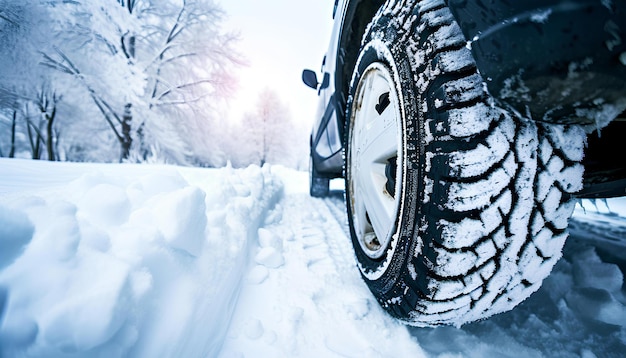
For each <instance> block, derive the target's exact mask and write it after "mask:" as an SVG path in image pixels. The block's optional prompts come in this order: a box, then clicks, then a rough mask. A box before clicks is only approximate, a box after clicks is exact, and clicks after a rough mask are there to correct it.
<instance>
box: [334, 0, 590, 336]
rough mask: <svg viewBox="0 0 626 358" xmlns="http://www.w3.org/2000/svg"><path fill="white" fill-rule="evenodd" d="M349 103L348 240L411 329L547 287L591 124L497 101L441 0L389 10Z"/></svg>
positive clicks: (497, 307) (383, 298) (377, 291)
mask: <svg viewBox="0 0 626 358" xmlns="http://www.w3.org/2000/svg"><path fill="white" fill-rule="evenodd" d="M377 91H378V92H377ZM387 99H388V100H389V101H387ZM347 108H348V111H347V112H348V113H347V117H346V118H348V121H347V124H346V131H345V132H346V198H347V200H346V201H347V207H348V218H349V222H350V230H351V236H352V241H353V246H354V249H355V253H356V258H357V261H358V265H359V268H360V270H361V274H362V276H363V278H364V280H365V281H366V283H367V284H368V286H369V288H370V289H371V291H372V292H373V294H374V296H375V297H376V298H377V300H378V302H379V303H380V304H381V306H382V307H384V308H385V309H386V310H387V311H388V312H389V313H390V314H391V315H393V316H395V317H397V318H399V319H401V320H404V321H406V322H407V323H408V324H411V325H417V326H432V325H441V324H451V325H455V326H460V325H462V324H464V323H467V322H470V321H475V320H478V319H482V318H486V317H489V316H491V315H493V314H496V313H500V312H504V311H507V310H510V309H512V308H513V307H514V306H515V305H517V304H518V303H519V302H521V301H522V300H524V299H525V298H527V297H528V296H529V295H531V294H532V293H533V292H535V291H536V290H537V289H538V288H539V286H540V285H541V282H542V280H543V279H544V278H545V277H546V276H547V275H548V274H549V273H550V271H551V269H552V267H553V266H554V264H555V263H556V262H557V260H558V259H559V258H560V257H561V250H562V247H563V245H564V242H565V239H566V237H567V231H566V229H567V224H568V219H569V217H570V216H571V214H572V211H573V208H574V205H575V203H574V200H573V199H572V196H571V193H574V192H576V191H578V190H580V188H581V187H582V174H583V167H582V165H581V164H580V161H581V160H582V155H583V145H584V141H585V133H584V131H583V130H582V128H580V127H577V126H559V125H544V124H540V123H536V122H534V121H531V120H528V119H524V118H518V117H515V116H514V115H513V114H511V113H510V112H508V111H506V110H503V109H501V108H499V107H498V106H497V105H496V104H495V102H494V101H493V100H492V98H491V97H490V96H489V95H488V93H486V92H485V90H484V86H483V83H482V80H481V78H480V76H479V75H478V73H477V70H476V67H475V63H474V60H473V58H472V55H471V52H470V50H469V49H468V47H467V44H466V41H465V40H464V38H463V35H462V33H461V31H460V29H459V27H458V25H457V24H456V22H455V21H454V19H453V17H452V16H451V14H450V12H449V10H448V8H447V7H446V6H445V4H444V2H443V1H437V0H427V1H421V2H418V1H388V2H387V4H386V5H384V6H383V7H382V8H381V10H379V12H378V14H377V15H376V17H375V19H374V20H373V21H372V23H371V24H370V27H369V29H368V32H367V33H366V35H365V37H364V39H363V43H362V47H361V52H360V55H359V59H358V61H357V65H356V68H355V70H354V74H353V78H352V82H351V90H350V96H349V102H348V107H347ZM385 111H386V112H385ZM380 113H382V114H380ZM377 116H380V118H381V120H380V121H379V122H376V121H375V119H376V118H377ZM389 126H394V127H393V128H392V129H390V127H389ZM394 133H395V135H396V137H395V143H394V142H393V141H394V139H393V135H394ZM390 138H391V139H390ZM379 139H381V140H379ZM383 139H384V140H383ZM383 141H384V142H386V143H387V144H388V145H384V143H383ZM390 143H391V144H390ZM389 144H390V145H389ZM394 145H395V147H394ZM394 148H395V149H394ZM394 150H395V154H393V152H394ZM381 207H382V208H383V209H381Z"/></svg>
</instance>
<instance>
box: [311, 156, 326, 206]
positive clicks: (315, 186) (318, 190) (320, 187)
mask: <svg viewBox="0 0 626 358" xmlns="http://www.w3.org/2000/svg"><path fill="white" fill-rule="evenodd" d="M329 192H330V179H329V178H325V177H323V176H321V175H320V174H319V173H318V172H317V170H316V169H315V166H314V165H313V159H312V158H309V194H310V195H311V196H312V197H314V198H325V197H327V196H328V194H329Z"/></svg>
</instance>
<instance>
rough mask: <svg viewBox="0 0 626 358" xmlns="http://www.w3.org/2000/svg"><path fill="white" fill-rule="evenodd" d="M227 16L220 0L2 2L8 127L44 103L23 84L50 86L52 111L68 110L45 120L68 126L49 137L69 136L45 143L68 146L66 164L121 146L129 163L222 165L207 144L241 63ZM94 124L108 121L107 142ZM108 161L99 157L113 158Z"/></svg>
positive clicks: (1, 73) (0, 89) (0, 67)
mask: <svg viewBox="0 0 626 358" xmlns="http://www.w3.org/2000/svg"><path fill="white" fill-rule="evenodd" d="M221 16H222V13H221V10H220V9H219V7H217V5H216V4H215V3H214V1H213V0H90V1H84V2H77V1H64V0H36V1H33V2H32V3H30V4H21V3H16V2H13V1H9V0H0V31H1V34H2V36H1V38H0V45H2V46H3V49H5V50H6V52H7V53H8V55H7V56H3V57H2V58H0V109H1V111H0V113H2V114H1V115H0V116H1V117H2V118H3V119H2V123H4V124H5V127H10V126H9V123H11V122H12V113H24V112H25V111H24V101H27V102H28V101H30V102H32V103H33V104H35V105H36V104H37V103H38V101H39V99H40V98H41V95H40V93H39V92H37V91H32V89H24V86H23V84H25V83H27V84H29V86H30V87H35V88H44V87H43V85H44V84H48V85H47V86H48V87H47V88H50V89H51V91H52V92H50V93H53V94H55V95H54V96H52V97H50V96H49V95H46V97H45V98H46V99H48V98H49V99H52V100H53V101H48V102H46V104H47V105H56V104H59V103H58V99H59V98H61V97H62V98H63V105H64V106H65V107H66V108H67V109H68V111H67V112H65V113H62V111H56V110H55V108H49V109H46V110H45V111H44V112H45V113H47V114H48V117H47V118H48V121H47V122H46V123H50V124H52V125H53V126H57V127H58V126H61V125H62V126H64V127H67V128H66V129H64V130H62V131H60V130H58V128H57V129H55V128H54V127H53V128H51V130H50V131H46V136H47V133H51V134H52V133H57V135H56V136H57V137H58V133H62V134H63V136H65V137H64V138H57V139H55V140H56V142H54V141H49V140H48V139H47V138H45V137H43V139H42V141H43V143H44V144H46V145H45V148H46V149H48V150H49V149H50V148H54V147H55V146H58V145H59V143H60V142H61V143H63V145H62V147H63V148H62V150H60V151H59V152H61V153H65V154H67V157H66V158H67V159H72V157H73V155H74V154H77V153H81V154H79V155H78V157H80V158H81V159H85V158H88V159H94V156H90V155H87V156H85V155H84V154H85V152H107V151H108V152H111V150H110V148H111V146H112V145H111V144H112V142H111V140H113V141H114V142H115V141H116V142H117V143H118V144H119V148H120V152H119V157H120V158H121V159H122V160H128V159H129V158H132V159H137V160H145V159H146V158H147V157H155V156H158V157H159V158H161V160H165V161H169V162H176V163H190V162H191V163H200V164H204V165H216V164H219V163H222V162H223V161H224V160H223V155H222V154H220V153H221V151H220V150H219V148H218V147H216V146H215V145H210V143H211V142H212V141H210V140H208V141H207V137H208V136H215V134H213V133H211V132H210V130H211V127H214V126H215V125H216V124H215V123H214V122H216V121H217V119H219V112H218V108H219V107H220V105H221V104H222V102H223V99H224V98H225V97H226V96H227V95H228V92H229V86H228V85H229V83H230V82H231V81H230V74H229V71H230V65H231V64H232V63H235V62H237V57H236V55H235V54H234V51H233V50H232V48H231V47H230V44H231V42H232V41H233V40H234V38H233V37H232V36H229V35H226V34H223V33H222V31H221V27H220V18H221ZM16 67H17V69H16ZM69 94H71V95H69ZM55 99H56V100H55ZM39 107H41V106H39ZM42 113H43V112H42ZM53 113H54V115H55V116H54V117H51V116H50V115H51V114H53ZM18 117H19V116H18ZM27 118H28V116H27ZM57 118H58V119H57ZM19 120H20V119H18V122H19ZM95 120H100V121H102V122H103V123H105V124H106V127H108V130H109V134H108V135H106V136H104V137H103V136H101V135H99V134H98V135H96V134H94V133H91V132H90V130H93V129H96V128H98V129H100V130H101V129H102V128H103V127H102V126H97V125H94V124H93V122H94V121H95ZM16 128H17V130H18V131H19V130H20V129H26V130H34V129H35V128H37V129H38V128H39V127H38V126H34V127H33V126H32V125H31V126H24V125H22V126H17V127H16ZM80 128H82V129H83V131H81V130H79V129H80ZM46 130H47V126H46ZM81 133H82V135H81ZM95 137H99V138H100V139H102V140H103V142H100V143H94V140H93V139H94V138H95ZM3 142H4V140H3V139H0V148H2V144H3ZM13 143H14V142H13ZM48 144H50V145H48ZM6 146H7V145H5V147H6ZM192 148H193V150H192ZM5 151H6V150H5ZM50 152H52V151H50ZM53 154H54V153H53ZM103 154H104V155H103V156H100V155H97V156H96V159H97V158H98V157H99V158H100V159H101V160H107V161H108V160H109V159H110V158H111V153H109V154H106V153H103ZM48 157H49V158H53V157H57V154H54V155H51V154H50V153H49V155H48Z"/></svg>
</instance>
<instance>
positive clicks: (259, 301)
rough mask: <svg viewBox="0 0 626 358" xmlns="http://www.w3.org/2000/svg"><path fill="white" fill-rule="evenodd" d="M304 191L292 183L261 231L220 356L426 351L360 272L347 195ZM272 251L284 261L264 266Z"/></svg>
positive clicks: (370, 354)
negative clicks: (315, 194) (328, 195)
mask: <svg viewBox="0 0 626 358" xmlns="http://www.w3.org/2000/svg"><path fill="white" fill-rule="evenodd" d="M302 182H303V183H306V180H304V181H302ZM306 189H307V188H306V187H304V188H300V187H296V188H295V189H294V188H289V187H287V188H286V190H285V195H284V196H283V197H282V198H281V200H279V201H278V203H277V204H276V207H275V208H274V209H273V210H271V211H270V212H269V213H268V215H267V217H266V220H265V223H264V225H263V226H262V228H260V229H259V237H258V247H257V250H256V253H255V252H252V255H251V260H250V263H249V265H250V267H249V270H248V272H249V273H248V275H247V277H248V280H247V283H245V284H244V287H243V289H242V292H241V299H240V302H239V304H238V308H237V312H236V313H235V317H234V319H233V321H232V323H231V329H230V330H229V333H228V337H227V339H226V341H225V344H224V349H223V350H222V354H221V355H220V357H258V356H289V357H312V356H320V357H355V358H356V357H359V358H360V357H386V356H407V355H411V356H416V357H419V356H422V355H421V352H422V351H421V348H420V347H419V345H418V344H417V342H416V341H415V340H414V339H413V338H412V337H411V336H410V335H409V333H408V331H407V329H406V327H405V326H404V325H402V324H400V323H398V322H397V321H395V320H393V319H391V318H390V317H389V316H387V315H386V314H385V313H384V312H383V311H382V309H381V308H380V307H379V306H378V304H377V303H376V301H375V299H374V298H373V297H372V295H371V293H370V292H369V290H368V289H367V286H366V285H365V283H364V282H363V280H362V279H361V277H360V274H359V271H358V268H357V266H356V260H355V256H354V252H353V250H352V245H351V242H350V239H349V236H347V232H348V229H347V220H346V215H345V206H344V203H343V193H342V192H336V193H335V195H333V196H332V197H331V198H328V199H318V198H311V197H310V196H309V195H308V194H307V191H306ZM268 246H269V247H271V248H269V249H268ZM268 250H273V251H274V255H275V256H276V260H273V261H272V260H268V261H267V262H274V263H280V262H282V264H280V265H265V264H264V261H263V257H261V258H260V257H259V255H260V253H262V252H265V251H268ZM278 256H280V258H279V257H278ZM270 266H273V267H270Z"/></svg>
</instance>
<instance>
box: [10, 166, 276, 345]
mask: <svg viewBox="0 0 626 358" xmlns="http://www.w3.org/2000/svg"><path fill="white" fill-rule="evenodd" d="M0 178H2V179H1V180H0V181H1V184H0V193H2V196H1V197H0V198H1V199H0V246H1V247H2V250H0V270H2V271H0V347H1V348H0V356H12V355H13V354H17V353H18V352H27V353H28V355H30V356H41V357H43V356H45V357H51V356H55V355H58V356H72V355H76V356H121V355H130V356H137V357H157V356H214V355H215V354H217V352H219V350H220V348H221V345H222V341H223V337H224V335H225V333H226V330H227V328H228V324H229V321H230V315H231V314H232V311H233V308H234V305H235V302H236V301H237V295H238V292H239V288H240V284H239V283H240V278H241V276H242V275H243V273H244V271H245V270H246V267H247V266H246V264H247V259H248V253H249V250H250V247H249V243H250V242H251V240H250V237H253V236H256V232H257V228H258V225H259V223H260V220H261V218H262V217H263V216H264V213H265V211H266V210H268V208H269V207H271V206H273V205H274V204H275V201H276V200H277V198H278V197H279V195H280V193H281V186H280V181H278V180H276V179H275V178H273V177H272V175H271V173H270V172H269V170H267V169H261V168H258V167H250V168H248V169H245V170H233V169H228V168H226V169H219V170H206V169H204V170H200V169H184V168H173V167H165V166H164V167H159V166H153V167H137V166H124V165H71V164H65V165H64V164H50V163H44V162H31V161H20V160H14V161H9V160H1V161H0ZM44 183H45V184H44Z"/></svg>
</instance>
